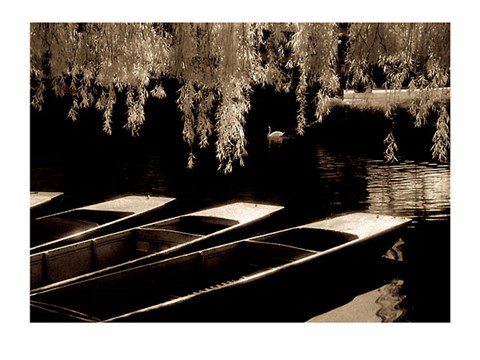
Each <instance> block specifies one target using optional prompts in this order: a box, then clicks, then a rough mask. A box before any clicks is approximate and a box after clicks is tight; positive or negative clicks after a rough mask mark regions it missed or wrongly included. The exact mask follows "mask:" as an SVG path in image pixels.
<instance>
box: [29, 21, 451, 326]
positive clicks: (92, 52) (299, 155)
mask: <svg viewBox="0 0 480 360" xmlns="http://www.w3.org/2000/svg"><path fill="white" fill-rule="evenodd" d="M30 50H31V54H30V66H31V71H30V73H31V118H30V121H31V123H30V125H31V149H30V151H31V179H30V184H31V189H30V191H31V193H30V196H31V199H32V206H31V224H30V225H31V232H30V235H31V237H30V246H31V247H30V280H31V293H30V304H31V308H30V309H31V321H32V322H37V321H40V322H58V321H86V322H111V321H121V322H127V321H128V322H131V321H134V322H162V321H168V322H170V321H173V322H198V321H200V322H211V321H213V322H238V321H242V322H244V321H247V322H308V321H312V322H330V321H333V322H350V321H351V322H448V321H449V320H450V303H449V299H450V279H449V274H450V263H449V255H450V253H449V246H450V236H449V234H450V231H449V229H450V221H449V220H450V163H449V159H450V157H449V153H450V24H448V23H217V22H214V23H32V24H31V27H30ZM59 149H61V151H59ZM431 251H434V252H435V254H436V255H435V257H429V256H428V254H429V253H430V252H431ZM433 299H434V300H435V301H432V300H433Z"/></svg>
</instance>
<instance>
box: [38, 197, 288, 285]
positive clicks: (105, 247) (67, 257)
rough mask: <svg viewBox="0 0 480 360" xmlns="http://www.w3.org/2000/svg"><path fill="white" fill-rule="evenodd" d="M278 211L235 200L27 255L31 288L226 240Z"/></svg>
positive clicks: (75, 279)
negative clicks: (235, 201) (230, 202)
mask: <svg viewBox="0 0 480 360" xmlns="http://www.w3.org/2000/svg"><path fill="white" fill-rule="evenodd" d="M282 209H283V207H281V206H275V205H263V204H256V203H243V202H237V203H232V204H227V205H222V206H218V207H213V208H210V209H207V210H201V211H197V212H193V213H190V214H185V215H180V216H176V217H173V218H169V219H165V220H161V221H157V222H154V223H150V224H146V225H143V226H140V227H137V228H133V229H128V230H124V231H120V232H117V233H113V234H109V235H105V236H101V237H98V238H93V239H89V240H85V241H81V242H77V243H74V244H70V245H67V246H62V247H58V248H55V249H51V250H47V251H43V252H40V253H37V254H33V255H31V256H30V288H31V292H37V291H41V290H44V289H47V288H51V287H54V286H57V285H59V284H64V283H68V282H74V281H79V280H84V279H86V278H89V277H94V276H99V275H102V274H106V273H109V272H114V271H119V270H121V269H125V268H128V267H133V266H138V265H141V264H146V263H150V262H155V261H159V260H162V259H165V258H168V257H172V256H174V255H179V254H180V253H183V254H185V253H187V252H191V251H193V250H197V249H199V248H206V247H211V246H214V245H219V244H220V243H226V242H232V241H233V240H232V239H233V238H234V236H237V234H238V233H240V232H242V231H244V230H246V229H248V228H249V227H250V226H252V225H254V224H257V223H259V222H260V221H265V220H266V219H267V218H269V217H270V216H272V215H274V214H275V213H277V212H279V211H280V210H282ZM238 236H240V235H238ZM237 240H238V238H237Z"/></svg>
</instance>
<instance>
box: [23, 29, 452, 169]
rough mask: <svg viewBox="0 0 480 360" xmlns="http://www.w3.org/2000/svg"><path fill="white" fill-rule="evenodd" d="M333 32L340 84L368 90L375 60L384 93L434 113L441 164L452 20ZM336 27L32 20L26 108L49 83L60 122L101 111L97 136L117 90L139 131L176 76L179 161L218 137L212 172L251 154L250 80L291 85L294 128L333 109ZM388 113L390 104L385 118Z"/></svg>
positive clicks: (418, 121) (417, 113) (421, 121)
mask: <svg viewBox="0 0 480 360" xmlns="http://www.w3.org/2000/svg"><path fill="white" fill-rule="evenodd" d="M341 28H342V29H341V31H342V34H343V33H345V34H346V37H347V39H348V41H347V44H346V55H345V56H344V58H342V64H343V62H344V64H345V70H344V72H343V73H342V76H344V75H345V76H346V78H347V82H346V83H347V86H355V85H356V84H363V85H366V86H371V87H372V86H374V81H373V78H372V74H371V69H372V66H376V67H377V68H381V69H382V71H383V72H384V74H385V83H384V84H383V87H384V88H388V89H394V90H399V89H400V88H404V87H406V86H408V88H409V89H410V91H411V93H412V94H413V96H412V102H411V104H410V105H409V111H410V112H411V113H412V115H413V116H414V118H415V125H416V126H423V125H425V123H426V119H427V116H428V115H429V114H431V113H435V114H438V122H437V126H438V128H437V132H436V134H435V136H434V138H433V141H434V145H433V147H432V154H433V155H434V156H435V157H436V158H438V159H439V160H445V159H446V156H447V154H448V147H449V140H448V124H449V118H448V112H447V110H446V108H444V107H442V106H443V105H442V104H439V102H438V98H437V97H436V96H435V94H436V93H438V89H441V88H443V87H445V86H447V84H448V81H449V78H450V77H449V71H450V27H449V24H423V23H422V24H417V23H409V24H402V23H392V24H384V23H380V24H370V23H358V24H356V23H354V24H349V25H348V26H345V25H342V27H341ZM345 28H346V29H347V30H346V31H345ZM339 33H340V28H339V25H338V24H335V23H299V24H283V23H274V24H268V23H266V24H264V23H167V24H158V23H154V24H151V23H87V24H75V23H54V24H52V23H50V24H49V23H42V24H32V25H31V30H30V39H31V41H30V68H31V78H32V86H33V89H32V100H31V103H32V106H33V107H34V108H36V109H38V110H41V109H42V105H43V102H44V93H45V91H46V90H47V88H48V86H51V89H52V90H53V91H54V93H55V94H56V95H57V96H59V97H70V98H71V108H70V110H69V111H68V117H70V118H71V119H72V120H76V119H77V118H78V114H79V111H81V110H82V109H85V108H89V107H95V109H97V110H98V111H101V112H103V122H104V123H103V129H104V131H105V132H106V133H111V132H112V122H113V121H114V119H112V113H113V107H114V105H115V104H116V103H117V99H118V98H120V97H118V96H117V95H118V94H119V93H123V94H124V95H125V98H126V106H127V123H126V124H124V127H125V128H126V129H127V130H129V131H130V132H131V133H132V135H137V134H138V132H139V129H140V128H141V126H142V125H143V123H144V121H145V114H144V107H145V104H146V101H147V100H148V98H149V97H150V96H151V97H155V98H157V99H164V98H165V97H166V96H167V95H168V96H170V95H171V94H167V93H166V91H165V90H164V88H163V86H162V81H163V80H165V79H172V78H173V79H176V80H177V81H178V83H179V84H180V90H179V92H178V93H177V95H176V96H177V99H176V103H177V106H178V108H179V109H180V111H181V113H182V120H183V124H184V126H183V139H184V141H185V143H186V144H187V145H188V146H189V147H190V150H191V151H190V155H189V157H188V163H187V165H188V166H189V167H192V166H193V164H194V159H195V156H194V154H193V151H194V148H195V147H196V145H198V147H200V148H203V147H206V146H208V145H209V144H213V143H214V145H215V150H216V157H217V159H218V161H219V169H220V170H221V171H224V172H229V171H232V169H233V165H234V164H235V163H238V164H240V165H242V164H243V162H244V157H245V156H246V154H247V150H246V144H247V139H246V138H245V131H244V126H245V122H246V120H245V117H246V114H247V113H248V111H249V110H250V95H251V92H252V89H253V87H254V86H267V85H269V86H272V87H273V88H274V89H275V90H276V91H279V92H289V91H291V90H294V92H295V98H296V100H297V103H298V112H297V132H298V133H299V134H303V133H304V132H305V131H306V129H307V127H308V126H310V125H312V124H315V123H317V122H320V121H322V119H323V118H324V117H325V115H327V114H328V113H329V111H330V108H331V99H332V98H333V97H334V96H335V95H336V94H338V93H339V87H340V81H339V80H340V79H339V76H340V75H339V74H338V73H337V65H338V60H339V59H338V41H339V40H338V39H339ZM342 66H343V65H342ZM309 94H313V96H309ZM309 101H313V102H314V103H313V105H314V109H315V111H314V113H313V116H312V117H313V118H310V115H309V114H308V112H307V108H308V106H309ZM385 102H386V104H390V102H391V99H386V100H385ZM392 109H393V107H392V106H390V105H388V106H387V111H386V115H387V117H388V116H389V112H390V111H391V110H392ZM387 139H388V141H387V146H388V149H387V154H388V157H390V158H395V154H394V151H395V150H396V144H395V142H394V138H393V133H392V134H391V136H390V135H389V137H388V138H387ZM392 139H393V140H392Z"/></svg>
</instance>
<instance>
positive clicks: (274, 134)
mask: <svg viewBox="0 0 480 360" xmlns="http://www.w3.org/2000/svg"><path fill="white" fill-rule="evenodd" d="M284 134H285V133H284V132H283V131H274V132H272V128H271V127H270V126H269V127H268V134H267V137H268V138H279V137H282V136H283V135H284Z"/></svg>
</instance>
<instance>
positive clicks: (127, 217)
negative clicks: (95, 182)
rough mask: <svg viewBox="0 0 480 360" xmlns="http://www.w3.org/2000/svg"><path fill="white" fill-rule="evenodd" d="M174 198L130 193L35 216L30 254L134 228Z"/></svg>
mask: <svg viewBox="0 0 480 360" xmlns="http://www.w3.org/2000/svg"><path fill="white" fill-rule="evenodd" d="M174 200H175V199H174V198H170V197H160V196H143V195H142V196H139V195H129V196H123V197H119V198H116V199H111V200H108V201H104V202H100V203H97V204H93V205H88V206H83V207H80V208H76V209H70V210H67V211H62V212H59V213H55V214H51V215H47V216H41V217H38V218H35V219H33V220H32V221H31V226H30V230H31V232H30V253H31V254H33V253H38V252H41V251H45V250H48V249H52V248H55V247H58V246H62V245H66V244H70V243H74V242H77V241H81V240H85V239H87V238H89V237H93V236H100V235H103V234H106V233H108V232H113V231H118V230H121V229H122V228H123V229H126V228H128V227H133V226H135V225H138V224H137V221H140V220H142V219H143V218H145V217H147V216H149V215H151V214H153V213H157V212H158V211H160V210H161V209H163V208H165V206H166V205H167V204H169V203H171V202H172V201H174Z"/></svg>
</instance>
